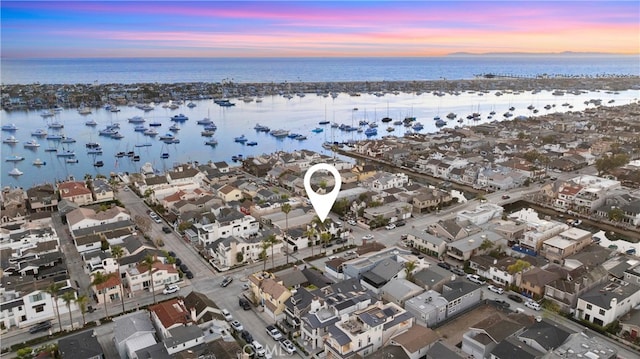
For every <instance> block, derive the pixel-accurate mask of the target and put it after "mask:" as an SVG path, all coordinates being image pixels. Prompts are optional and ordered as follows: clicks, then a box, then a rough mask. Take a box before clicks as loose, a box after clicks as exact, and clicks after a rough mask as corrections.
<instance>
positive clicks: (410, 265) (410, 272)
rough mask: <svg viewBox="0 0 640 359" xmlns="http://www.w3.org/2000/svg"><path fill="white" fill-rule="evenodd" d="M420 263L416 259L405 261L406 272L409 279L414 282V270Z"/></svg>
mask: <svg viewBox="0 0 640 359" xmlns="http://www.w3.org/2000/svg"><path fill="white" fill-rule="evenodd" d="M417 266H418V265H417V264H416V262H415V261H409V262H405V263H404V272H405V274H406V275H407V280H408V281H410V282H413V271H414V270H416V267H417Z"/></svg>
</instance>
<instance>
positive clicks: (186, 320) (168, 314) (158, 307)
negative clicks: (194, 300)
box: [149, 298, 202, 341]
mask: <svg viewBox="0 0 640 359" xmlns="http://www.w3.org/2000/svg"><path fill="white" fill-rule="evenodd" d="M149 313H150V315H151V323H153V326H154V328H155V329H156V333H157V334H158V337H159V338H160V339H161V340H162V341H165V340H166V339H167V338H169V337H171V333H170V332H169V331H170V330H171V329H174V328H178V327H185V326H192V325H193V324H194V321H193V319H192V318H191V311H190V310H188V309H187V308H186V307H185V305H184V302H183V301H182V300H180V299H177V298H174V299H169V300H167V301H164V302H161V303H158V304H154V305H151V306H149ZM193 326H194V327H195V328H198V326H196V325H193ZM200 334H202V331H201V332H200Z"/></svg>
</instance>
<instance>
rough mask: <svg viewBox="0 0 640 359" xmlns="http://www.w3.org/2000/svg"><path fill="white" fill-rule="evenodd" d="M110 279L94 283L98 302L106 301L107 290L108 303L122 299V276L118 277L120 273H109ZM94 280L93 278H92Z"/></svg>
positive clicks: (94, 291)
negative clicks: (97, 283)
mask: <svg viewBox="0 0 640 359" xmlns="http://www.w3.org/2000/svg"><path fill="white" fill-rule="evenodd" d="M107 275H108V276H109V279H108V280H107V281H106V282H104V283H102V284H99V285H94V286H93V287H92V289H93V293H94V294H95V296H96V299H97V301H98V304H104V301H105V292H106V300H107V303H111V302H117V301H120V300H121V299H120V298H122V291H121V290H120V289H121V288H122V287H121V286H120V283H122V282H121V281H120V278H119V277H118V273H117V272H115V273H108V274H107ZM91 281H92V282H93V278H92V279H91Z"/></svg>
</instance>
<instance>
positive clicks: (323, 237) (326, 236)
mask: <svg viewBox="0 0 640 359" xmlns="http://www.w3.org/2000/svg"><path fill="white" fill-rule="evenodd" d="M330 241H331V233H329V232H322V233H320V242H322V248H324V252H325V253H326V252H327V245H328V244H329V242H330Z"/></svg>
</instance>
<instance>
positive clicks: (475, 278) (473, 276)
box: [467, 274, 486, 285]
mask: <svg viewBox="0 0 640 359" xmlns="http://www.w3.org/2000/svg"><path fill="white" fill-rule="evenodd" d="M467 279H468V280H469V281H470V282H471V283H475V284H478V285H483V284H485V283H486V282H485V281H483V280H482V278H480V276H478V275H477V274H467Z"/></svg>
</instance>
